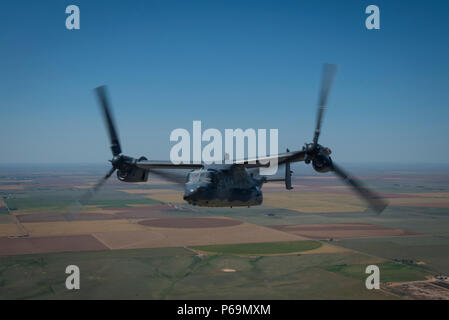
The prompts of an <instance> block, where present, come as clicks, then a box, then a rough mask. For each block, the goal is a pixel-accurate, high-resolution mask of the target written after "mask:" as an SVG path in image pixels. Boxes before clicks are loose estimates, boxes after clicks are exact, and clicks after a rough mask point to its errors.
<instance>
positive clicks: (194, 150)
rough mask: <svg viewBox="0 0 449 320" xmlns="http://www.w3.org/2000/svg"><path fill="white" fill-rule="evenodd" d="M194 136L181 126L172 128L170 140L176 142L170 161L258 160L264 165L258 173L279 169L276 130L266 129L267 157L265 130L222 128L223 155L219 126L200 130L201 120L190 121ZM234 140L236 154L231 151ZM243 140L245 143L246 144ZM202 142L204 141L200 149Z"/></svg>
mask: <svg viewBox="0 0 449 320" xmlns="http://www.w3.org/2000/svg"><path fill="white" fill-rule="evenodd" d="M192 129H193V130H192V132H193V134H192V135H193V136H192V137H191V135H190V132H189V131H188V130H186V129H183V128H178V129H175V130H173V131H172V132H171V134H170V141H172V142H177V143H176V144H175V145H174V146H173V147H172V148H171V150H170V161H171V162H172V163H173V164H180V163H201V162H203V163H205V164H222V163H225V164H231V163H243V162H245V161H244V160H245V146H246V150H247V152H246V156H247V157H246V159H247V160H248V161H246V162H248V163H250V164H255V163H256V162H259V163H260V164H262V165H263V166H264V167H261V168H260V174H263V175H274V174H276V172H277V168H278V159H277V155H278V129H269V130H268V132H269V143H270V145H269V156H270V158H269V159H268V158H267V151H268V150H267V129H257V132H256V130H255V129H252V128H249V129H246V130H242V129H225V131H224V133H225V137H224V152H225V154H226V155H227V156H226V157H224V156H223V136H222V134H221V132H220V130H218V129H214V128H209V129H207V130H204V132H202V129H201V121H193V124H192ZM234 141H235V153H234ZM245 141H246V143H245ZM203 142H206V143H207V144H206V145H205V146H204V148H203Z"/></svg>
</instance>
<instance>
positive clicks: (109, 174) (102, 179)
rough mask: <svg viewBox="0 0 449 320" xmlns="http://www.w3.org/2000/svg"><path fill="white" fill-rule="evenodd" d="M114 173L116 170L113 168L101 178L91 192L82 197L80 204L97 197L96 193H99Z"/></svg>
mask: <svg viewBox="0 0 449 320" xmlns="http://www.w3.org/2000/svg"><path fill="white" fill-rule="evenodd" d="M114 171H115V168H111V170H109V172H108V173H106V175H105V176H104V177H103V178H101V179H100V180H99V181H98V182H97V183H96V184H95V185H94V186H93V187H92V188H91V189H90V190H88V191H87V192H86V193H85V194H84V195H82V196H81V198H80V200H79V202H80V203H81V204H84V203H86V202H87V201H89V200H90V199H91V198H92V197H93V196H94V195H95V193H97V191H98V190H99V189H100V188H101V187H102V186H103V184H104V183H105V182H106V180H108V179H109V177H110V176H111V175H112V174H113V173H114Z"/></svg>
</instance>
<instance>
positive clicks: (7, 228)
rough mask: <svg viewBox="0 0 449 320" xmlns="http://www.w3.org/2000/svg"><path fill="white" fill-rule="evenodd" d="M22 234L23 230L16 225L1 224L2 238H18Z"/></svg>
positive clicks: (0, 232)
mask: <svg viewBox="0 0 449 320" xmlns="http://www.w3.org/2000/svg"><path fill="white" fill-rule="evenodd" d="M22 233H23V232H22V230H20V229H19V227H18V226H17V225H16V224H15V223H1V224H0V237H9V236H16V235H19V234H22Z"/></svg>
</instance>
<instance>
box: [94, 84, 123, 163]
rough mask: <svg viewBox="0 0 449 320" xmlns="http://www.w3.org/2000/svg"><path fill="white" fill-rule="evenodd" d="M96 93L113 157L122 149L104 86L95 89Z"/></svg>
mask: <svg viewBox="0 0 449 320" xmlns="http://www.w3.org/2000/svg"><path fill="white" fill-rule="evenodd" d="M95 91H96V92H97V96H98V101H99V102H100V105H101V108H102V110H103V116H104V120H105V122H106V127H107V129H108V133H109V140H110V142H111V150H112V154H113V155H114V156H117V155H119V154H120V153H122V148H121V147H120V141H119V140H118V135H117V130H116V129H115V128H116V127H115V124H114V119H113V118H112V114H111V108H110V107H109V106H110V104H109V103H108V99H107V94H106V86H100V87H98V88H95Z"/></svg>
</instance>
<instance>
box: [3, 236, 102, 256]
mask: <svg viewBox="0 0 449 320" xmlns="http://www.w3.org/2000/svg"><path fill="white" fill-rule="evenodd" d="M98 250H108V247H106V246H105V245H104V244H102V243H101V242H100V241H98V240H97V239H96V238H94V237H93V236H91V235H88V234H82V235H71V236H57V237H36V238H8V237H0V255H18V254H32V253H44V252H63V251H98Z"/></svg>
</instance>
